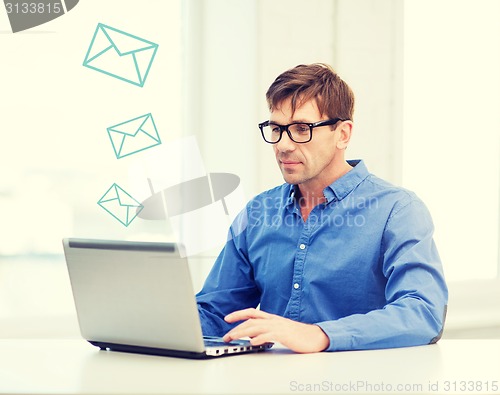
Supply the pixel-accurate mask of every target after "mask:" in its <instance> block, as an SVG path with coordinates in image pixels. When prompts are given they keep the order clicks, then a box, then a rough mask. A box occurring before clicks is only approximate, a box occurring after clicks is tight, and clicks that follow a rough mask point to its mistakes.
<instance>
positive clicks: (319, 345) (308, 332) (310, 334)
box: [223, 309, 330, 353]
mask: <svg viewBox="0 0 500 395" xmlns="http://www.w3.org/2000/svg"><path fill="white" fill-rule="evenodd" d="M224 319H225V320H226V322H229V323H234V322H238V321H244V322H243V323H241V324H240V325H238V326H237V327H235V328H233V329H231V330H230V331H229V332H228V333H226V334H225V336H224V337H223V339H224V341H226V342H229V341H231V340H236V339H240V338H242V337H249V338H250V342H251V343H252V344H253V345H261V344H264V343H266V342H278V343H281V344H282V345H284V346H285V347H288V348H289V349H291V350H293V351H295V352H299V353H310V352H319V351H323V350H325V349H326V348H327V347H328V346H329V344H330V340H329V339H328V336H327V335H326V334H325V332H323V330H322V329H321V328H320V327H319V326H317V325H312V324H304V323H302V322H297V321H293V320H290V319H288V318H283V317H280V316H278V315H274V314H269V313H266V312H264V311H262V310H257V309H245V310H238V311H235V312H234V313H231V314H228V315H227V316H226V317H225V318H224Z"/></svg>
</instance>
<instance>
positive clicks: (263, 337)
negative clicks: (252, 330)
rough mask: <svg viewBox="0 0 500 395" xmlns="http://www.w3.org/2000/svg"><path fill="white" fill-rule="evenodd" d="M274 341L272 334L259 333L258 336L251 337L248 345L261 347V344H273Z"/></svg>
mask: <svg viewBox="0 0 500 395" xmlns="http://www.w3.org/2000/svg"><path fill="white" fill-rule="evenodd" d="M275 341H276V339H275V338H274V336H273V335H272V333H270V332H267V333H261V334H260V335H257V336H255V337H252V338H251V339H250V344H251V345H252V346H261V345H262V344H265V343H274V342H275Z"/></svg>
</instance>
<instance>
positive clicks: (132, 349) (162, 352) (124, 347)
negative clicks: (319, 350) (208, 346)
mask: <svg viewBox="0 0 500 395" xmlns="http://www.w3.org/2000/svg"><path fill="white" fill-rule="evenodd" d="M87 341H88V342H89V343H90V344H92V345H93V346H95V347H99V348H100V349H101V350H102V351H118V352H126V353H133V354H147V355H156V356H162V357H175V358H189V359H211V358H221V357H225V356H229V355H234V354H233V353H220V354H217V355H215V354H214V355H209V354H207V352H206V351H204V352H192V351H181V350H171V349H166V348H155V347H144V346H133V345H129V344H117V343H108V342H99V341H92V340H87ZM271 347H272V344H271V343H266V344H265V345H262V346H253V347H252V348H251V349H249V350H247V351H245V352H239V353H238V354H242V355H244V354H247V353H251V352H261V351H265V350H267V349H269V348H271Z"/></svg>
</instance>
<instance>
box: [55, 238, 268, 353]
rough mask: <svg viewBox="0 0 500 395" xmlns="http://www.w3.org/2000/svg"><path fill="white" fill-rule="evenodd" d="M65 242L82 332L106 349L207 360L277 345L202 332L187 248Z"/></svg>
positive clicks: (103, 242)
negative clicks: (183, 252)
mask: <svg viewBox="0 0 500 395" xmlns="http://www.w3.org/2000/svg"><path fill="white" fill-rule="evenodd" d="M63 246H64V254H65V257H66V264H67V267H68V273H69V278H70V282H71V288H72V291H73V298H74V301H75V307H76V312H77V316H78V323H79V326H80V332H81V335H82V337H83V338H84V339H86V340H87V341H88V342H89V343H91V344H92V345H94V346H96V347H99V348H100V349H101V350H111V351H123V352H132V353H144V354H153V355H163V356H173V357H186V358H199V359H202V358H212V357H221V356H227V355H235V354H240V353H248V352H256V351H264V350H267V349H269V348H271V347H272V343H268V344H264V345H260V346H253V345H252V344H250V341H248V340H237V341H232V342H230V343H226V342H224V341H223V340H222V338H214V337H209V338H207V337H205V338H204V337H203V335H202V330H201V324H200V318H199V314H198V308H197V304H196V298H195V294H194V291H193V285H192V281H191V276H190V272H189V266H188V262H187V259H186V258H184V257H181V254H180V253H179V248H182V246H179V245H177V244H175V243H157V242H135V241H134V242H132V241H115V240H92V239H76V238H66V239H63Z"/></svg>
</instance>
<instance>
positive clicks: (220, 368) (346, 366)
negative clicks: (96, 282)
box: [0, 339, 500, 394]
mask: <svg viewBox="0 0 500 395" xmlns="http://www.w3.org/2000/svg"><path fill="white" fill-rule="evenodd" d="M313 392H315V393H349V392H350V393H367V392H368V393H400V394H401V393H412V394H414V393H431V394H437V393H440V394H451V393H455V394H456V393H464V394H465V393H480V394H486V393H500V340H442V341H440V342H439V343H438V344H437V345H430V346H423V347H410V348H402V349H389V350H375V351H354V352H337V353H319V354H307V355H300V354H294V353H292V352H290V351H289V350H287V349H284V348H280V347H276V348H275V349H274V350H273V351H271V352H266V353H259V354H251V355H240V356H231V357H225V358H220V359H213V360H187V359H178V358H168V357H158V356H148V355H136V354H127V353H117V352H109V351H99V350H98V349H97V348H95V347H93V346H91V345H90V344H88V343H86V342H85V341H83V340H79V339H66V340H64V339H61V340H59V339H3V340H2V339H0V393H2V394H5V393H9V394H48V393H50V394H97V393H99V394H158V393H188V394H197V393H206V394H223V393H227V394H237V393H248V394H261V393H269V394H271V393H272V394H277V393H278V394H286V393H313Z"/></svg>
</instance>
